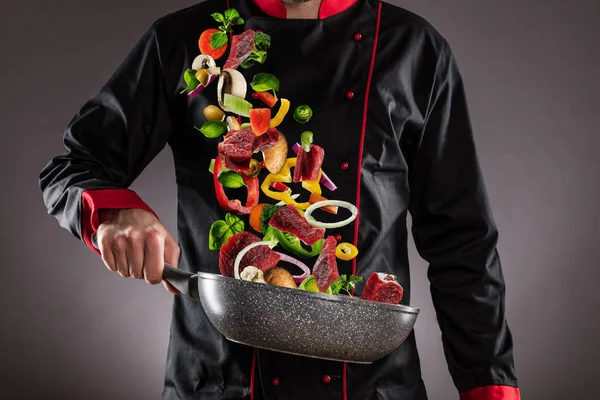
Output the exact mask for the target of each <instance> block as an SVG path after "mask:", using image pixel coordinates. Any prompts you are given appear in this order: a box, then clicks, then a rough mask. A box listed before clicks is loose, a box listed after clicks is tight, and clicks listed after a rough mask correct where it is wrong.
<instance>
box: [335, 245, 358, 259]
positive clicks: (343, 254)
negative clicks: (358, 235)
mask: <svg viewBox="0 0 600 400" xmlns="http://www.w3.org/2000/svg"><path fill="white" fill-rule="evenodd" d="M357 255H358V249H357V248H356V247H355V246H354V245H353V244H352V243H348V242H343V243H340V244H338V245H337V247H336V248H335V256H336V257H337V258H339V259H340V260H344V261H348V260H352V259H353V258H354V257H356V256H357Z"/></svg>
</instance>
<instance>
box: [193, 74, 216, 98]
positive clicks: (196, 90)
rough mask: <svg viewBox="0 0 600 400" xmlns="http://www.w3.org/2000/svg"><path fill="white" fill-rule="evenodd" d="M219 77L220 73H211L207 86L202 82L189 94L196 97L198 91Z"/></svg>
mask: <svg viewBox="0 0 600 400" xmlns="http://www.w3.org/2000/svg"><path fill="white" fill-rule="evenodd" d="M217 77H218V75H211V76H210V78H208V84H207V85H206V86H204V85H203V84H201V83H200V84H199V85H198V87H197V88H196V89H194V90H192V91H191V92H189V93H188V96H189V97H194V96H195V95H197V94H198V93H200V92H201V91H203V90H204V89H205V88H206V87H207V86H208V85H210V84H211V82H212V81H214V80H215V79H217Z"/></svg>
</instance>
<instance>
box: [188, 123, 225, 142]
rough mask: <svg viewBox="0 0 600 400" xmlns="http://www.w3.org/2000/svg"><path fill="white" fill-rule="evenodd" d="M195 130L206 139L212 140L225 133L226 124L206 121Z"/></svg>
mask: <svg viewBox="0 0 600 400" xmlns="http://www.w3.org/2000/svg"><path fill="white" fill-rule="evenodd" d="M194 128H196V127H194ZM196 129H197V130H199V131H200V132H202V134H203V135H204V136H206V137H207V138H209V139H214V138H218V137H219V136H221V135H222V134H224V133H225V131H226V130H227V124H226V123H225V122H223V121H208V122H205V123H204V125H202V126H201V127H200V128H196Z"/></svg>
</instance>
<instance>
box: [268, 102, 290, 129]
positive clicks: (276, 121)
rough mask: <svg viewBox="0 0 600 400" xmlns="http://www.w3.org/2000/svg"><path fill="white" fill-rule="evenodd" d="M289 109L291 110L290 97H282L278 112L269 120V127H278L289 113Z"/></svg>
mask: <svg viewBox="0 0 600 400" xmlns="http://www.w3.org/2000/svg"><path fill="white" fill-rule="evenodd" d="M289 110H290V101H289V100H288V99H281V104H280V105H279V111H277V114H276V115H275V116H274V117H273V119H272V120H271V122H269V127H271V128H276V127H278V126H279V125H280V124H281V123H282V122H283V119H284V118H285V116H286V115H287V113H288V111H289Z"/></svg>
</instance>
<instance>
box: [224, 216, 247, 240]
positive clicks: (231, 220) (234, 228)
mask: <svg viewBox="0 0 600 400" xmlns="http://www.w3.org/2000/svg"><path fill="white" fill-rule="evenodd" d="M225 222H226V223H227V225H229V229H230V230H231V232H233V234H234V235H236V234H238V233H240V232H242V231H243V230H244V221H242V220H241V219H240V217H238V216H237V215H234V214H230V213H227V214H226V215H225Z"/></svg>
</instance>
